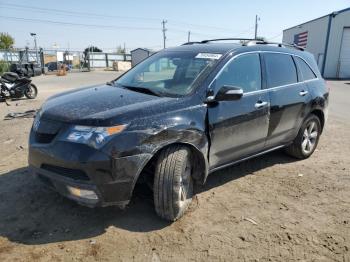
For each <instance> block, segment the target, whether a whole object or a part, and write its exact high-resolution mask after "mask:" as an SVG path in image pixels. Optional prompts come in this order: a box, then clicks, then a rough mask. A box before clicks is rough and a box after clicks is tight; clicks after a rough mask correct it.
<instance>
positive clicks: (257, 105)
mask: <svg viewBox="0 0 350 262" xmlns="http://www.w3.org/2000/svg"><path fill="white" fill-rule="evenodd" d="M267 105H268V103H267V102H261V101H259V102H256V103H255V108H257V109H258V108H262V107H264V106H267Z"/></svg>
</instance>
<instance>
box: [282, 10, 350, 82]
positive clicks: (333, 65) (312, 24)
mask: <svg viewBox="0 0 350 262" xmlns="http://www.w3.org/2000/svg"><path fill="white" fill-rule="evenodd" d="M283 42H288V43H295V44H297V45H299V46H302V47H305V48H306V50H307V51H309V52H311V53H312V54H314V56H315V59H316V61H317V64H318V66H319V68H320V71H321V73H322V75H323V76H324V77H325V78H350V8H347V9H343V10H340V11H337V12H333V13H331V14H328V15H325V16H322V17H320V18H316V19H314V20H311V21H308V22H305V23H303V24H300V25H297V26H293V27H291V28H288V29H285V30H283Z"/></svg>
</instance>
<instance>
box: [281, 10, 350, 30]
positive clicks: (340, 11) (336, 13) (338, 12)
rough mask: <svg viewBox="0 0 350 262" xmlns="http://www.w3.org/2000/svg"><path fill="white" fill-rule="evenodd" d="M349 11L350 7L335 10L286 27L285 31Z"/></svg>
mask: <svg viewBox="0 0 350 262" xmlns="http://www.w3.org/2000/svg"><path fill="white" fill-rule="evenodd" d="M347 11H350V7H348V8H345V9H342V10H339V11H334V12H332V13H330V14H327V15H324V16H321V17H318V18H315V19H312V20H309V21H307V22H304V23H301V24H299V25H295V26H292V27H289V28H287V29H284V30H283V31H287V30H289V29H293V28H296V27H299V26H302V25H305V24H307V23H310V22H313V21H316V20H318V19H322V18H325V17H327V16H331V15H333V16H336V15H338V14H340V13H343V12H347Z"/></svg>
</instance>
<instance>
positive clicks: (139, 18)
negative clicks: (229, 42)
mask: <svg viewBox="0 0 350 262" xmlns="http://www.w3.org/2000/svg"><path fill="white" fill-rule="evenodd" d="M0 5H5V6H10V7H12V8H23V9H31V10H35V11H38V10H39V11H41V12H47V13H56V14H57V13H58V14H61V15H66V16H67V15H72V14H73V15H82V16H88V17H89V18H91V17H92V16H93V17H99V18H121V19H132V20H135V19H138V20H144V21H152V22H158V21H159V20H160V19H158V18H150V17H131V16H116V15H106V14H98V13H89V12H77V11H70V10H63V9H53V8H42V7H36V6H27V5H18V4H7V3H0ZM169 22H170V23H173V22H174V23H176V24H179V25H185V26H190V27H199V28H210V29H214V30H223V31H231V30H232V28H224V27H217V26H209V25H199V24H192V23H186V22H183V21H176V20H170V21H169Z"/></svg>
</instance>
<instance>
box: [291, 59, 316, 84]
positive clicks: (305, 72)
mask: <svg viewBox="0 0 350 262" xmlns="http://www.w3.org/2000/svg"><path fill="white" fill-rule="evenodd" d="M294 60H295V61H296V63H297V65H298V67H299V69H300V72H301V75H302V77H303V80H304V81H306V80H311V79H314V78H316V75H315V73H314V72H313V71H312V70H311V68H310V67H309V65H308V64H307V63H305V61H304V60H303V59H301V58H299V57H296V56H295V57H294Z"/></svg>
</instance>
